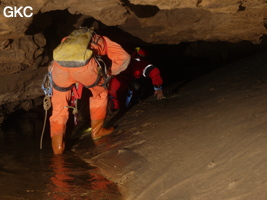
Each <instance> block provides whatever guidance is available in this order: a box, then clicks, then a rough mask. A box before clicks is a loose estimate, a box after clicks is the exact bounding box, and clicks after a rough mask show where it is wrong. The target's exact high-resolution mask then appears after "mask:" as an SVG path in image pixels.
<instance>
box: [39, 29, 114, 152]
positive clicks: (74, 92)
mask: <svg viewBox="0 0 267 200" xmlns="http://www.w3.org/2000/svg"><path fill="white" fill-rule="evenodd" d="M89 30H90V33H91V31H92V29H88V31H89ZM83 31H84V28H83ZM91 37H92V36H91ZM100 37H101V36H100ZM102 39H103V41H104V45H105V48H107V47H106V42H105V39H104V38H103V37H102ZM66 41H67V39H66ZM97 41H98V40H97ZM97 41H96V43H97ZM92 42H93V41H92ZM87 46H88V45H87ZM86 51H87V50H86ZM92 58H93V59H94V60H95V62H96V63H97V66H98V67H97V72H98V73H97V78H96V80H95V82H94V83H93V84H92V85H88V86H86V85H82V84H80V83H75V84H72V85H70V86H69V87H60V86H58V85H57V84H56V83H55V82H54V81H53V79H52V70H53V68H52V69H51V70H50V71H49V72H48V73H46V74H45V75H44V78H43V82H42V89H43V91H44V94H45V97H44V99H43V107H44V110H45V119H44V125H43V130H42V135H41V140H40V149H42V141H43V135H44V131H45V125H46V121H47V111H48V110H49V109H50V108H51V97H52V95H53V92H52V91H53V90H52V88H54V89H55V90H57V91H60V92H66V91H69V90H71V99H70V105H69V106H66V107H65V108H71V109H73V112H72V113H73V115H74V124H75V125H77V124H78V120H77V118H78V99H80V98H81V97H82V90H83V87H85V88H92V87H95V86H101V87H104V88H108V82H109V81H110V79H111V78H112V76H111V75H109V73H108V69H107V66H106V64H105V62H104V61H103V60H102V59H101V57H100V56H99V55H94V54H93V53H92V54H91V55H90V58H89V59H88V57H87V59H86V61H84V62H82V63H80V65H79V66H77V62H74V65H73V62H71V61H67V62H63V61H62V62H58V61H57V62H58V63H61V64H63V65H64V63H65V64H66V67H81V66H84V64H87V63H88V62H89V60H90V59H92ZM102 79H104V81H103V83H100V81H101V80H102Z"/></svg>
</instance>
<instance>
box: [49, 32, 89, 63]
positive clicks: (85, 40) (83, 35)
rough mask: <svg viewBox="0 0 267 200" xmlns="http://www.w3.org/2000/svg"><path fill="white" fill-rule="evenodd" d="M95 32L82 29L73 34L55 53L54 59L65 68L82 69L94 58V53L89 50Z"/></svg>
mask: <svg viewBox="0 0 267 200" xmlns="http://www.w3.org/2000/svg"><path fill="white" fill-rule="evenodd" d="M93 34H94V31H93V29H91V28H87V27H81V28H79V29H77V30H74V31H73V32H71V34H70V35H69V36H68V37H67V39H65V40H64V41H62V42H61V43H60V44H59V45H58V46H57V47H56V48H55V49H54V51H53V59H54V60H55V61H56V62H57V63H58V64H59V65H61V66H63V67H81V66H84V65H86V64H87V63H88V62H89V60H90V58H91V57H92V54H93V51H92V50H91V49H89V48H88V45H89V43H90V42H91V40H92V37H93Z"/></svg>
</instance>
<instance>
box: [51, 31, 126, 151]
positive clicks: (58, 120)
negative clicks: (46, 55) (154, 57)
mask: <svg viewBox="0 0 267 200" xmlns="http://www.w3.org/2000/svg"><path fill="white" fill-rule="evenodd" d="M63 40H64V39H63ZM96 41H97V42H96ZM90 48H91V49H93V51H94V52H95V53H97V54H98V55H107V56H108V57H109V59H110V60H111V61H112V65H111V75H117V74H119V73H120V72H121V71H123V70H125V69H126V68H127V66H128V64H129V62H130V55H129V54H128V53H127V52H126V51H125V50H124V49H123V48H122V47H121V46H120V45H119V44H117V43H115V42H113V41H111V40H110V39H109V38H107V37H104V36H103V37H100V36H98V35H95V36H94V38H93V42H92V43H91V45H90ZM97 67H98V65H97V63H96V61H95V59H93V57H92V58H91V59H90V61H89V62H88V64H86V65H84V66H82V67H76V68H68V67H62V66H60V65H59V64H58V63H57V62H56V61H53V62H52V64H51V66H49V70H50V71H51V72H52V79H53V95H52V97H51V100H52V116H51V117H50V133H51V139H52V148H53V151H54V154H62V153H63V151H64V148H65V143H64V134H65V131H66V123H67V120H68V116H69V111H68V107H67V106H68V103H69V100H70V97H71V91H70V90H67V91H62V90H61V91H59V90H57V89H55V88H57V87H59V88H68V87H70V86H71V85H73V84H75V83H80V84H82V85H84V86H88V88H89V89H90V90H91V92H92V97H90V99H89V101H90V118H91V128H92V138H93V139H98V138H101V137H102V136H105V135H107V134H110V133H111V132H112V131H113V130H114V128H113V127H111V128H108V129H106V128H103V127H102V126H103V123H104V119H105V118H106V108H107V98H108V90H107V89H105V88H104V87H102V86H93V87H89V86H91V85H93V84H94V83H95V81H96V79H97V77H98V71H97ZM103 82H104V80H102V79H101V80H100V84H101V83H103Z"/></svg>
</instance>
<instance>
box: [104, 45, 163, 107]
mask: <svg viewBox="0 0 267 200" xmlns="http://www.w3.org/2000/svg"><path fill="white" fill-rule="evenodd" d="M135 50H136V51H135V52H134V53H133V55H132V59H131V62H130V64H129V67H128V68H127V69H126V70H125V71H123V72H122V73H120V74H119V75H117V76H115V77H114V78H112V79H111V81H110V83H109V95H110V98H111V100H112V102H113V108H114V109H119V108H121V107H123V106H124V104H125V101H126V97H127V93H128V89H129V87H130V84H131V83H132V82H134V80H136V79H139V78H141V77H148V78H151V80H152V84H153V86H154V96H156V97H157V99H158V100H161V99H162V97H163V93H162V84H163V80H162V77H161V75H160V70H159V69H158V68H157V67H155V66H154V65H153V64H151V63H150V62H149V61H148V60H146V59H145V57H146V52H145V51H144V50H142V49H140V48H139V47H137V48H136V49H135Z"/></svg>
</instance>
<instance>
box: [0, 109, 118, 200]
mask: <svg viewBox="0 0 267 200" xmlns="http://www.w3.org/2000/svg"><path fill="white" fill-rule="evenodd" d="M42 126H43V121H42V119H38V117H37V116H36V115H35V114H34V113H33V114H29V113H28V114H26V115H25V114H24V115H19V116H15V117H14V116H13V117H12V118H11V119H9V120H7V122H6V123H4V124H3V125H2V126H1V128H0V157H1V159H0V199H1V200H22V199H23V200H49V199H51V200H74V199H75V200H80V199H83V200H119V199H121V194H120V192H119V191H118V188H117V187H116V184H115V183H112V182H110V181H109V180H107V179H106V178H105V177H103V176H102V175H101V174H100V173H99V171H98V169H97V168H95V167H92V166H89V165H88V163H86V162H84V161H83V160H81V159H80V158H79V157H78V156H77V155H75V153H73V152H71V151H66V152H65V153H64V155H57V156H55V155H53V153H52V149H51V145H50V138H49V133H48V132H47V129H46V131H45V134H44V138H43V143H42V149H40V136H41V133H42V128H43V127H42Z"/></svg>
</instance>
